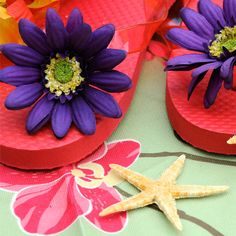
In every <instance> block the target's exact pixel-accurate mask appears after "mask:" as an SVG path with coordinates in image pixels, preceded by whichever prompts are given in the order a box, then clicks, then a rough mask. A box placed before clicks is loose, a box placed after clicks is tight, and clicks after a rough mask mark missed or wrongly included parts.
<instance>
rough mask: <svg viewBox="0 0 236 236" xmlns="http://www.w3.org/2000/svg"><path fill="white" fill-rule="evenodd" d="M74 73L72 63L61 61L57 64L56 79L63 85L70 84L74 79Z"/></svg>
mask: <svg viewBox="0 0 236 236" xmlns="http://www.w3.org/2000/svg"><path fill="white" fill-rule="evenodd" d="M73 74H74V71H73V67H72V65H71V63H70V62H68V61H66V60H60V61H58V62H57V63H56V64H55V79H56V80H57V81H59V82H60V83H62V84H65V83H68V82H69V81H71V79H72V77H73Z"/></svg>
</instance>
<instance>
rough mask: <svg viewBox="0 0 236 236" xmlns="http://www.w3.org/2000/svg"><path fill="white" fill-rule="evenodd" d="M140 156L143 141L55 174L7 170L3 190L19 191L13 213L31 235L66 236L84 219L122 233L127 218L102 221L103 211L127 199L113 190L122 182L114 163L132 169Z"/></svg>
mask: <svg viewBox="0 0 236 236" xmlns="http://www.w3.org/2000/svg"><path fill="white" fill-rule="evenodd" d="M139 154H140V143H139V142H137V141H134V140H120V141H116V142H111V143H107V144H106V143H105V144H104V145H102V146H101V147H100V148H99V149H98V150H97V151H96V152H95V153H94V154H92V155H90V156H89V157H88V158H86V159H85V160H83V161H81V162H78V163H77V164H73V165H69V166H66V167H62V168H59V169H57V170H53V171H45V172H38V171H34V172H32V171H31V172H29V171H20V170H15V169H11V168H9V167H6V166H3V165H2V166H0V172H1V173H2V174H1V176H0V189H2V190H5V191H13V192H16V195H15V197H14V198H13V200H12V204H11V210H12V212H13V214H14V215H15V216H16V218H17V219H18V222H19V225H20V228H21V229H22V230H23V231H26V232H27V233H30V234H43V235H49V234H56V233H60V232H63V231H64V230H66V229H67V228H68V227H70V225H71V224H73V223H74V222H75V221H76V220H78V219H79V218H80V217H83V218H84V219H86V220H87V221H88V222H89V223H90V224H92V225H93V226H94V227H96V228H97V229H99V230H101V231H103V232H105V233H118V232H120V231H121V230H123V229H124V228H125V227H126V225H127V221H128V218H127V213H120V214H114V215H112V216H110V217H99V216H98V213H99V212H100V211H101V210H102V209H103V208H105V207H107V206H109V205H111V204H113V203H116V202H118V201H120V200H121V196H120V194H119V193H118V191H117V190H116V189H115V188H113V187H112V186H114V185H115V184H117V183H118V182H119V179H116V178H114V175H113V173H112V172H111V171H110V167H109V164H120V165H122V166H124V167H128V166H130V165H132V164H133V163H134V162H135V161H136V160H137V158H138V156H139Z"/></svg>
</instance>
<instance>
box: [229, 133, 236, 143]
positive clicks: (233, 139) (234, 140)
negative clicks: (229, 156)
mask: <svg viewBox="0 0 236 236" xmlns="http://www.w3.org/2000/svg"><path fill="white" fill-rule="evenodd" d="M227 143H228V144H231V145H232V144H236V135H234V136H233V137H232V138H230V139H229V140H228V141H227Z"/></svg>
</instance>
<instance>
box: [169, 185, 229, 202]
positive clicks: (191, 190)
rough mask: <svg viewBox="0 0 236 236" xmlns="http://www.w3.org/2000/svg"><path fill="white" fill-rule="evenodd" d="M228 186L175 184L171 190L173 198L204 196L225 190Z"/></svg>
mask: <svg viewBox="0 0 236 236" xmlns="http://www.w3.org/2000/svg"><path fill="white" fill-rule="evenodd" d="M228 189H229V187H228V186H201V185H175V186H174V187H173V189H172V191H171V193H172V196H173V197H174V198H175V199H178V198H192V197H205V196H210V195H214V194H219V193H223V192H226V191H227V190H228Z"/></svg>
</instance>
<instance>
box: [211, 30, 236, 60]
mask: <svg viewBox="0 0 236 236" xmlns="http://www.w3.org/2000/svg"><path fill="white" fill-rule="evenodd" d="M224 48H226V49H227V50H228V51H229V52H234V51H235V50H236V26H234V27H232V28H231V27H225V28H224V29H223V30H221V31H220V33H219V34H216V35H215V40H214V41H213V42H212V43H211V45H210V46H209V52H210V54H211V55H212V56H213V57H220V56H221V54H222V53H223V52H224Z"/></svg>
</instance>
